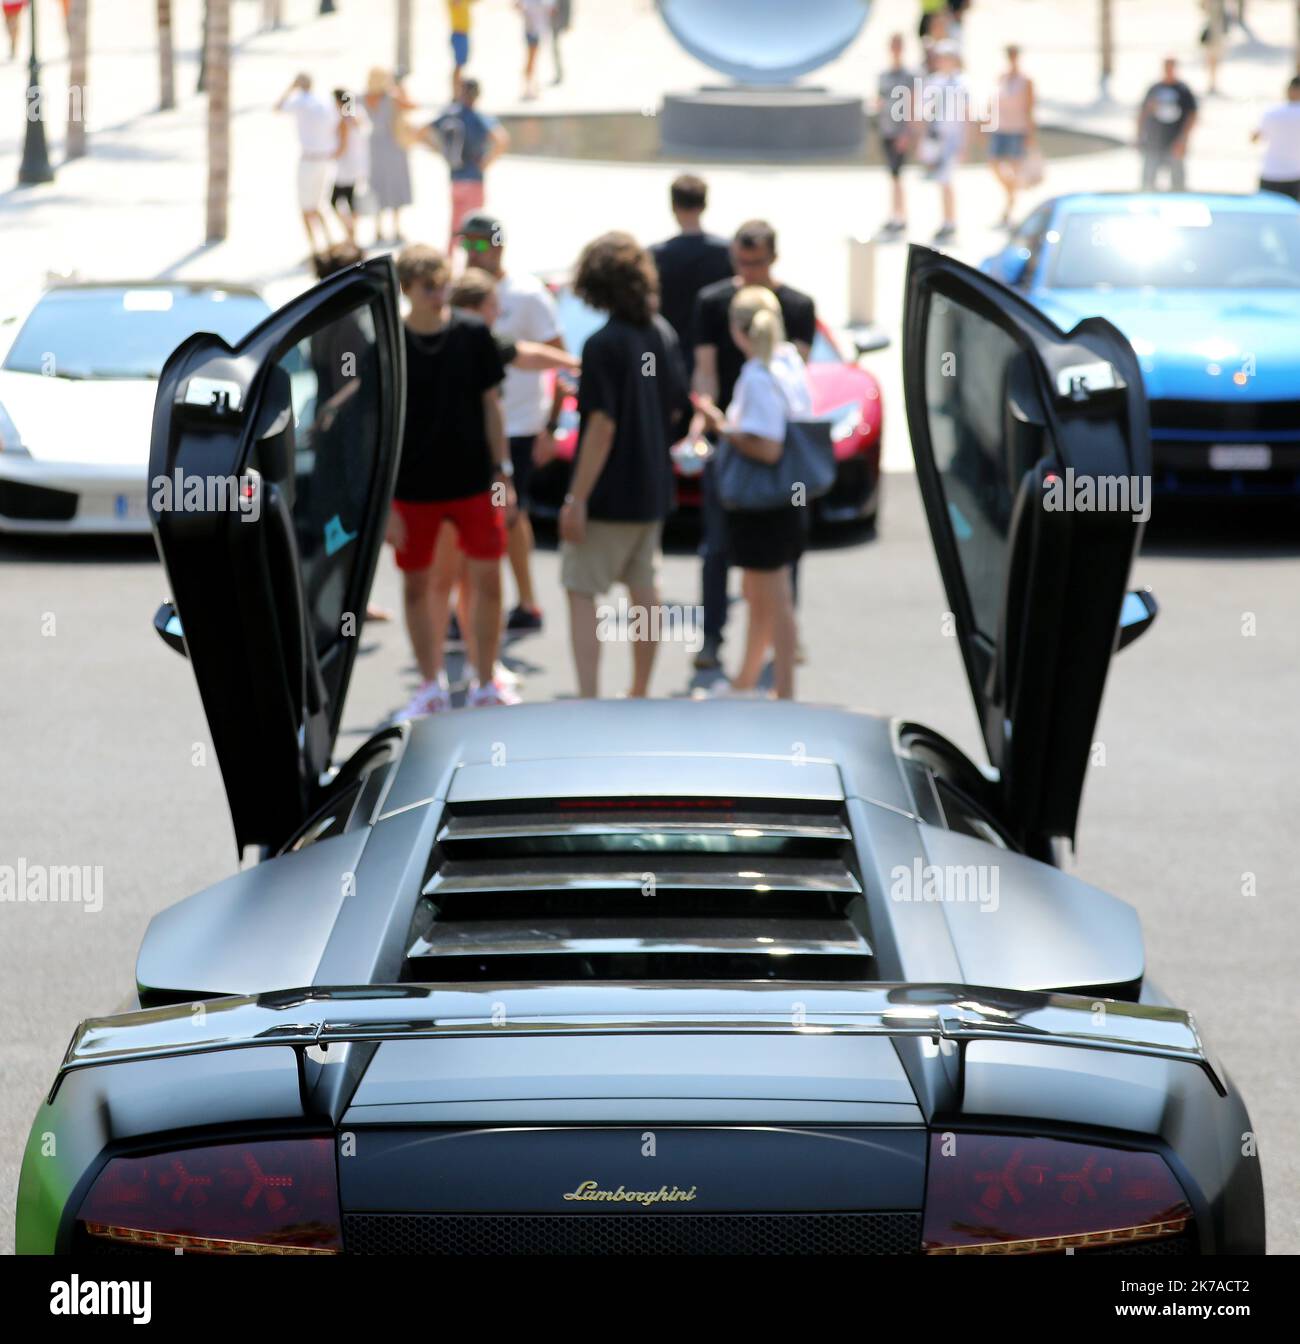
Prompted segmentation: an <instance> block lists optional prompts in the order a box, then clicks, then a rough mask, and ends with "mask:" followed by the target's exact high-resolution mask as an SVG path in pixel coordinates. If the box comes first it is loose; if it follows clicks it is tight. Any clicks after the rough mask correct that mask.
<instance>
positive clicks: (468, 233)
mask: <svg viewBox="0 0 1300 1344" xmlns="http://www.w3.org/2000/svg"><path fill="white" fill-rule="evenodd" d="M460 236H461V237H462V238H490V239H492V241H493V242H494V243H496V244H497V246H501V245H502V244H503V243H504V242H505V240H506V231H505V227H504V226H503V225H502V223H501V221H500V220H499V219H498V218H497V217H496V216H495V215H493V214H490V213H489V212H488V211H486V210H474V211H471V212H470V213H469V214H468V215H466V216H465V218H464V219H462V220H461V222H460Z"/></svg>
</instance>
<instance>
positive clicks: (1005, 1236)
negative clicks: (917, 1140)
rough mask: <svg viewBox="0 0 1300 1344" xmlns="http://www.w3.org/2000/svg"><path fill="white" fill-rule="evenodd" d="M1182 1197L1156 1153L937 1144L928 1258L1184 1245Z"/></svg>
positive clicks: (984, 1139) (1043, 1144) (1009, 1140)
mask: <svg viewBox="0 0 1300 1344" xmlns="http://www.w3.org/2000/svg"><path fill="white" fill-rule="evenodd" d="M1191 1220H1192V1211H1191V1208H1190V1206H1189V1205H1188V1203H1187V1197H1186V1195H1184V1193H1183V1190H1182V1187H1181V1186H1180V1185H1179V1184H1178V1182H1177V1181H1176V1180H1175V1179H1174V1176H1173V1173H1172V1172H1171V1171H1170V1170H1169V1168H1168V1167H1167V1166H1166V1165H1165V1163H1164V1161H1163V1159H1162V1158H1161V1157H1160V1156H1159V1155H1158V1154H1156V1153H1142V1152H1129V1151H1126V1150H1124V1149H1117V1148H1103V1147H1099V1146H1097V1145H1095V1144H1090V1143H1072V1142H1066V1141H1064V1140H1059V1139H1030V1138H1014V1137H1010V1136H1005V1135H1002V1136H999V1135H989V1134H962V1133H949V1134H946V1135H945V1134H934V1135H932V1136H931V1139H930V1169H929V1174H928V1177H927V1182H926V1195H925V1230H924V1233H923V1242H924V1248H925V1251H926V1254H927V1255H1036V1254H1043V1253H1045V1252H1051V1251H1056V1252H1063V1251H1065V1250H1067V1249H1069V1248H1071V1247H1089V1246H1098V1247H1100V1246H1111V1247H1117V1246H1120V1245H1123V1244H1125V1243H1128V1242H1139V1241H1154V1240H1157V1239H1159V1238H1161V1237H1170V1236H1177V1235H1178V1234H1179V1233H1182V1232H1185V1231H1186V1230H1187V1229H1188V1227H1189V1226H1190V1225H1191Z"/></svg>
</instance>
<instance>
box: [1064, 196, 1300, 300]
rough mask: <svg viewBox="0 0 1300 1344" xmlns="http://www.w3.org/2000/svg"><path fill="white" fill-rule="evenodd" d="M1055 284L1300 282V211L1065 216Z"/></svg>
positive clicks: (1172, 209)
mask: <svg viewBox="0 0 1300 1344" xmlns="http://www.w3.org/2000/svg"><path fill="white" fill-rule="evenodd" d="M1047 283H1048V286H1049V288H1052V289H1300V213H1296V214H1290V213H1287V214H1283V213H1282V212H1281V211H1277V212H1266V211H1260V210H1231V211H1230V210H1214V209H1212V208H1211V207H1210V206H1208V205H1205V204H1202V203H1201V202H1197V201H1192V202H1178V203H1176V204H1171V205H1170V206H1167V207H1163V208H1158V209H1153V210H1141V211H1131V212H1124V213H1119V212H1115V213H1103V212H1099V211H1089V212H1086V213H1081V214H1075V215H1070V216H1069V217H1068V218H1067V219H1066V220H1065V224H1064V228H1063V229H1062V232H1061V239H1060V243H1059V245H1058V246H1057V247H1056V248H1055V249H1054V252H1053V260H1052V267H1051V273H1050V275H1049V278H1048V282H1047Z"/></svg>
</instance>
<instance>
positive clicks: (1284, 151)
mask: <svg viewBox="0 0 1300 1344" xmlns="http://www.w3.org/2000/svg"><path fill="white" fill-rule="evenodd" d="M1259 133H1260V135H1261V136H1262V137H1263V140H1264V161H1263V163H1261V164H1260V167H1259V175H1260V177H1266V178H1268V179H1269V181H1270V182H1295V181H1296V180H1297V179H1300V103H1282V104H1281V105H1280V106H1278V107H1270V108H1269V109H1268V111H1267V112H1265V113H1264V117H1263V120H1261V121H1260V123H1259Z"/></svg>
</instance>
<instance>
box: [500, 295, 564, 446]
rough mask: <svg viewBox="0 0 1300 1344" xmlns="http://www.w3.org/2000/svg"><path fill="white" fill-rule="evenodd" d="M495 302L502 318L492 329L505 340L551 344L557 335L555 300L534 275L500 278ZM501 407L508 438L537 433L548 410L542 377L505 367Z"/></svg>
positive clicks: (537, 374)
mask: <svg viewBox="0 0 1300 1344" xmlns="http://www.w3.org/2000/svg"><path fill="white" fill-rule="evenodd" d="M497 302H498V303H499V304H500V306H501V316H500V317H499V318H497V320H496V322H495V323H494V324H493V327H492V330H493V332H494V333H495V334H496V335H498V336H501V337H504V338H505V339H506V340H507V341H553V340H554V339H555V338H556V337H557V336H558V335H559V334H560V323H559V319H558V317H557V316H556V313H555V300H554V299H553V298H552V297H551V292H550V290H548V289H547V288H546V286H545V285H544V284H543V283H542V282H541V281H540V280H539V279H538V278H537V277H536V276H535V275H528V274H524V275H510V274H507V275H504V276H502V278H501V280H500V281H499V282H498V283H497ZM501 405H502V409H503V411H504V413H505V419H506V436H507V437H508V438H512V439H518V438H524V437H525V436H527V435H529V434H538V433H540V432H541V431H542V429H543V428H544V427H545V425H546V412H547V411H548V410H549V409H550V405H549V402H548V401H547V397H546V389H545V377H544V375H543V374H541V373H526V372H523V371H521V370H520V369H516V368H508V369H507V370H506V380H505V383H504V385H503V386H502V389H501Z"/></svg>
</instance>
